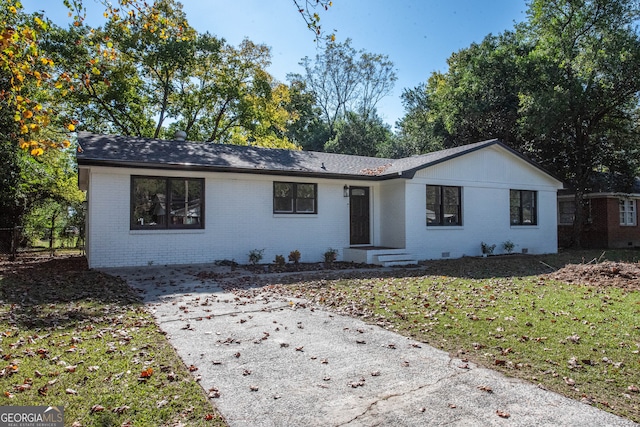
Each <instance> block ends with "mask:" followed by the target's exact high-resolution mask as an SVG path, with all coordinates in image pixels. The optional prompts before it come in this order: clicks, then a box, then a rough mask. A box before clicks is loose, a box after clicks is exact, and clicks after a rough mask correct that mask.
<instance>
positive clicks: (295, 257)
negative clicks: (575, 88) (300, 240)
mask: <svg viewBox="0 0 640 427" xmlns="http://www.w3.org/2000/svg"><path fill="white" fill-rule="evenodd" d="M289 262H292V263H294V264H296V265H298V264H299V263H300V251H299V250H297V249H296V250H295V251H291V252H289Z"/></svg>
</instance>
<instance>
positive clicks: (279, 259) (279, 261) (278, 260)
mask: <svg viewBox="0 0 640 427" xmlns="http://www.w3.org/2000/svg"><path fill="white" fill-rule="evenodd" d="M273 263H274V264H275V266H276V269H277V270H283V269H284V266H285V260H284V255H276V257H275V259H274V260H273Z"/></svg>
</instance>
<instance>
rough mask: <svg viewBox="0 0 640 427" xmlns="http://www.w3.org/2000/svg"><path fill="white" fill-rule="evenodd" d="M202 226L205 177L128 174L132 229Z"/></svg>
mask: <svg viewBox="0 0 640 427" xmlns="http://www.w3.org/2000/svg"><path fill="white" fill-rule="evenodd" d="M154 228H163V229H164V228H204V180H203V179H200V178H168V177H149V176H132V177H131V229H138V230H139V229H154Z"/></svg>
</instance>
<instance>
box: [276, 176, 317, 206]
mask: <svg viewBox="0 0 640 427" xmlns="http://www.w3.org/2000/svg"><path fill="white" fill-rule="evenodd" d="M273 213H277V214H315V213H318V185H317V184H308V183H301V182H274V183H273Z"/></svg>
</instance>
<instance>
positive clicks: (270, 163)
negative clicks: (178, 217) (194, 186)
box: [77, 132, 539, 179]
mask: <svg viewBox="0 0 640 427" xmlns="http://www.w3.org/2000/svg"><path fill="white" fill-rule="evenodd" d="M78 144H79V149H78V153H77V158H78V164H79V165H81V166H82V165H86V166H91V165H96V166H116V167H139V168H153V169H182V170H185V169H186V170H201V171H226V172H244V173H261V174H278V175H295V176H309V175H312V176H325V177H327V178H354V179H390V178H397V177H398V176H403V177H406V178H411V177H413V175H414V174H415V172H416V171H418V170H420V169H423V168H426V167H428V166H432V165H435V164H438V163H441V162H444V161H446V160H449V159H452V158H455V157H458V156H461V155H463V154H466V153H470V152H473V151H476V150H479V149H481V148H484V147H488V146H490V145H494V144H497V145H500V146H501V147H504V148H505V149H507V150H509V151H511V152H513V153H514V154H515V155H517V156H519V157H521V158H523V159H524V160H526V161H528V162H529V163H532V162H530V161H529V160H528V159H526V158H525V157H523V156H522V155H520V154H519V153H517V152H516V151H513V150H512V149H511V148H509V147H507V146H506V145H504V144H503V143H501V142H500V141H498V140H496V139H492V140H488V141H482V142H477V143H475V144H469V145H464V146H461V147H455V148H450V149H447V150H441V151H436V152H433V153H428V154H422V155H419V156H412V157H407V158H404V159H383V158H378V157H364V156H351V155H345V154H334V153H320V152H313V151H294V150H281V149H272V148H262V147H252V146H242V145H224V144H211V143H201V142H192V141H177V140H174V141H171V140H160V139H151V138H140V137H132V136H113V135H96V134H92V133H88V132H79V133H78ZM532 164H533V163H532ZM533 165H534V166H536V167H537V168H539V166H537V165H535V164H533Z"/></svg>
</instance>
